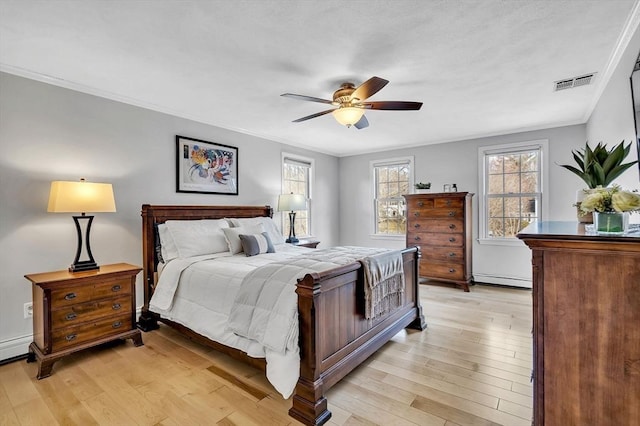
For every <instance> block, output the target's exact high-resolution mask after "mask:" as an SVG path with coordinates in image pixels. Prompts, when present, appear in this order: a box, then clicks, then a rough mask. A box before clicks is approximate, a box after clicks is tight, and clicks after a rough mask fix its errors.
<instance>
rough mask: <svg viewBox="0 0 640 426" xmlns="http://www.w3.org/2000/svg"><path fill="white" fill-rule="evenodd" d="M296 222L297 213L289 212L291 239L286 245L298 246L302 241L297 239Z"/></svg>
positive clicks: (286, 241)
mask: <svg viewBox="0 0 640 426" xmlns="http://www.w3.org/2000/svg"><path fill="white" fill-rule="evenodd" d="M295 222H296V212H294V211H290V212H289V238H287V239H286V240H285V243H291V244H296V243H298V242H299V241H300V240H299V239H297V238H296V228H295Z"/></svg>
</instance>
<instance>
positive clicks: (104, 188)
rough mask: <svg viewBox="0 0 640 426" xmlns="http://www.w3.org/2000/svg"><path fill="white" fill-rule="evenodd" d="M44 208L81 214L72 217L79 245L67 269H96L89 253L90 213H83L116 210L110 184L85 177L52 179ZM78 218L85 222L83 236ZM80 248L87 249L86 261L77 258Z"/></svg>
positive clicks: (56, 211) (81, 249)
mask: <svg viewBox="0 0 640 426" xmlns="http://www.w3.org/2000/svg"><path fill="white" fill-rule="evenodd" d="M47 211H48V212H52V213H81V215H80V216H73V221H74V222H75V225H76V231H77V234H78V248H77V250H76V257H75V259H74V261H73V264H72V265H71V266H70V267H69V271H70V272H80V271H91V270H94V269H99V266H98V265H97V264H96V262H95V260H94V259H93V254H92V253H91V244H90V232H91V223H92V222H93V216H87V215H86V213H103V212H115V211H116V202H115V199H114V197H113V187H112V186H111V184H110V183H94V182H85V180H84V179H80V182H69V181H53V182H51V191H50V193H49V206H48V207H47ZM80 221H83V222H85V223H86V232H85V237H84V238H83V237H82V227H81V226H80ZM83 241H84V244H83ZM83 246H84V247H83ZM83 248H85V249H86V254H87V259H86V260H80V257H81V256H82V252H83Z"/></svg>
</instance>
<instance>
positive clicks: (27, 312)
mask: <svg viewBox="0 0 640 426" xmlns="http://www.w3.org/2000/svg"><path fill="white" fill-rule="evenodd" d="M32 316H33V303H32V302H28V303H25V304H24V317H25V318H31V317H32Z"/></svg>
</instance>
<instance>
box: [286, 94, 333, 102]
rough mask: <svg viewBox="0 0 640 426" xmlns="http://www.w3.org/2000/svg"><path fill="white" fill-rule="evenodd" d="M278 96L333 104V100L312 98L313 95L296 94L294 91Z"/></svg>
mask: <svg viewBox="0 0 640 426" xmlns="http://www.w3.org/2000/svg"><path fill="white" fill-rule="evenodd" d="M280 96H284V97H285V98H292V99H299V100H301V101H311V102H320V103H322V104H333V101H330V100H328V99H320V98H314V97H313V96H305V95H296V94H294V93H283V94H282V95H280Z"/></svg>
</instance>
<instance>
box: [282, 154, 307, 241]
mask: <svg viewBox="0 0 640 426" xmlns="http://www.w3.org/2000/svg"><path fill="white" fill-rule="evenodd" d="M285 158H290V159H292V160H295V161H300V162H301V163H309V164H310V169H311V170H310V171H309V196H308V197H307V203H308V204H307V207H308V209H309V216H308V217H309V235H296V237H298V238H313V202H312V199H313V182H314V181H315V173H316V161H315V160H314V159H313V158H310V157H305V156H302V155H299V154H292V153H290V152H284V151H282V153H281V156H280V193H281V194H282V193H283V192H284V185H283V183H284V160H285ZM276 208H277V206H276ZM281 216H282V217H281V223H280V226H281V227H282V229H284V221H285V220H289V215H287V214H286V212H282V215H281Z"/></svg>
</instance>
